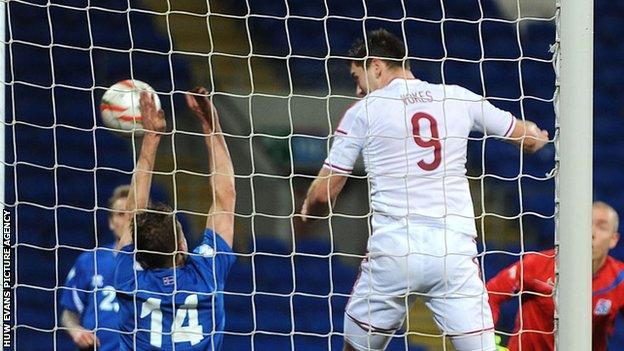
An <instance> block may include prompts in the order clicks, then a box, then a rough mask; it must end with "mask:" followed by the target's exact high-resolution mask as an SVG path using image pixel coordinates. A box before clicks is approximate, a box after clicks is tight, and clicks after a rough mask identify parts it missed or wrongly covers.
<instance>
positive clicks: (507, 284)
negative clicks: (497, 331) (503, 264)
mask: <svg viewBox="0 0 624 351" xmlns="http://www.w3.org/2000/svg"><path fill="white" fill-rule="evenodd" d="M519 288H520V262H516V263H514V264H512V265H511V266H509V267H507V268H505V269H503V270H502V271H500V272H499V273H498V274H497V275H496V276H495V277H494V278H492V279H490V280H489V281H488V282H487V291H488V298H489V302H490V308H491V309H492V318H493V319H494V325H496V323H497V322H498V315H499V314H500V304H502V303H503V302H505V301H507V300H509V299H511V297H512V294H513V293H515V292H516V291H518V289H519Z"/></svg>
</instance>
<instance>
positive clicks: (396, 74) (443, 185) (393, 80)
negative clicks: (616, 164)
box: [301, 29, 548, 351]
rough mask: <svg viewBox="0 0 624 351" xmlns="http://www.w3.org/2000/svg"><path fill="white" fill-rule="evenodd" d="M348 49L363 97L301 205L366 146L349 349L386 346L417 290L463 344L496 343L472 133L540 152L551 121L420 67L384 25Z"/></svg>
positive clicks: (332, 193)
mask: <svg viewBox="0 0 624 351" xmlns="http://www.w3.org/2000/svg"><path fill="white" fill-rule="evenodd" d="M350 57H352V58H353V60H352V61H351V63H350V69H351V75H352V76H353V78H354V80H355V81H356V84H357V93H358V95H366V97H365V98H364V99H362V100H360V101H358V102H357V103H356V104H354V105H353V106H352V107H350V108H349V109H348V110H347V111H346V112H345V115H344V117H343V118H342V120H341V121H340V123H339V125H338V128H337V129H336V132H335V134H334V139H333V145H332V147H331V150H330V152H329V156H328V157H327V159H326V160H325V164H324V166H323V168H322V169H321V170H320V172H319V174H318V176H317V178H316V179H315V180H314V182H313V183H312V185H311V186H310V189H309V191H308V195H307V198H306V200H305V202H304V205H303V208H302V211H301V213H302V215H303V216H304V220H305V219H306V218H310V216H326V215H327V214H328V212H329V210H330V208H331V205H332V204H333V203H334V202H335V200H336V198H337V196H338V194H339V193H340V191H341V190H342V188H343V186H344V184H345V182H346V180H347V178H348V175H349V174H350V172H351V171H352V169H353V165H354V163H355V161H356V159H357V157H358V155H359V154H360V153H362V156H363V159H364V163H365V166H366V171H367V172H368V179H369V181H370V196H371V207H372V211H373V215H372V228H373V234H372V236H371V237H370V239H369V242H368V253H367V255H366V258H365V259H364V260H363V262H362V265H361V267H360V275H359V277H358V279H357V281H356V282H355V285H354V288H353V293H352V296H351V299H350V300H349V302H348V304H347V307H346V311H345V325H344V333H345V350H384V349H385V347H386V346H387V344H388V342H389V341H390V338H391V337H392V335H393V334H394V333H395V332H396V331H397V330H398V329H399V328H400V327H401V326H402V324H403V321H404V320H405V317H406V313H407V310H408V309H409V306H410V305H411V304H412V302H414V299H415V298H417V297H421V298H423V299H424V301H425V304H426V305H427V307H428V308H429V309H430V310H431V312H432V313H433V316H434V319H435V322H436V324H437V325H438V327H439V328H440V329H441V330H442V332H443V333H444V334H445V335H446V336H448V337H450V338H451V341H452V342H453V344H454V346H455V348H456V349H457V350H459V351H467V350H495V349H496V346H495V343H494V329H493V328H494V326H493V323H492V315H491V311H490V307H489V305H488V300H487V299H488V298H487V292H486V290H485V285H484V283H483V282H482V281H481V279H480V274H479V266H478V264H477V262H476V259H475V255H476V254H477V248H476V244H475V240H474V238H475V237H476V229H475V222H474V210H473V206H472V199H471V197H470V191H469V188H468V180H467V178H466V167H465V164H466V148H467V142H468V134H469V133H470V132H471V131H473V130H475V131H479V132H482V133H483V134H484V135H486V136H496V137H499V138H504V139H505V140H507V141H509V142H513V143H516V144H519V145H521V147H522V148H523V149H524V150H525V151H528V152H535V151H537V150H539V149H540V148H541V147H543V146H544V145H545V144H546V142H547V141H548V133H547V132H546V131H544V130H540V129H539V128H538V127H537V126H536V125H535V123H533V122H529V121H523V120H520V119H517V118H515V117H514V116H513V115H512V114H511V113H509V112H506V111H503V110H500V109H498V108H496V107H494V106H493V105H492V104H491V103H490V102H488V101H487V100H485V99H484V98H483V97H482V96H479V95H477V94H474V93H472V92H470V91H469V90H467V89H464V88H462V87H460V86H456V85H440V84H430V83H427V82H424V81H421V80H418V79H416V78H415V77H414V76H413V74H412V73H411V72H410V70H409V63H408V61H407V60H406V59H405V57H406V55H405V45H404V44H403V43H402V42H401V40H400V39H399V38H397V37H396V36H394V35H393V34H391V33H390V32H388V31H386V30H383V29H380V30H376V31H372V32H369V33H367V42H366V43H365V42H364V41H362V40H360V41H357V42H355V43H354V45H353V47H352V49H351V52H350ZM365 58H366V60H365Z"/></svg>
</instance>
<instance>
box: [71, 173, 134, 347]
mask: <svg viewBox="0 0 624 351" xmlns="http://www.w3.org/2000/svg"><path fill="white" fill-rule="evenodd" d="M129 189H130V187H129V186H128V185H120V186H118V187H117V188H115V190H114V191H113V195H112V196H111V197H110V198H109V199H108V208H109V209H110V212H109V216H108V227H109V228H110V230H111V231H112V232H113V234H114V235H115V242H116V241H117V240H118V239H119V237H120V236H121V233H122V229H123V228H124V224H125V219H124V213H123V210H124V209H125V208H126V198H127V197H128V191H129ZM114 248H115V244H114V243H112V244H110V245H105V246H102V247H99V248H98V249H97V250H96V251H95V252H93V251H88V252H85V253H83V254H81V255H80V256H78V259H77V260H76V263H75V264H74V266H73V267H72V269H71V270H70V271H69V273H68V274H67V280H66V282H65V287H64V288H63V289H62V291H61V298H60V303H61V309H62V310H63V312H62V314H61V324H62V326H63V327H64V328H66V330H67V333H68V334H69V336H70V337H71V338H72V340H73V342H74V343H75V344H76V346H78V348H79V349H81V350H84V349H92V348H93V347H94V345H98V346H99V347H98V350H102V351H108V350H117V348H118V344H119V334H118V332H115V331H117V330H118V327H119V323H118V322H117V312H118V311H119V304H118V303H117V299H116V297H115V289H114V288H113V280H114V276H115V255H114ZM96 268H97V269H96Z"/></svg>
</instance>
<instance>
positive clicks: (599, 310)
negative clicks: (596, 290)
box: [594, 299, 611, 316]
mask: <svg viewBox="0 0 624 351" xmlns="http://www.w3.org/2000/svg"><path fill="white" fill-rule="evenodd" d="M609 311H611V300H609V299H600V300H598V302H596V308H594V314H595V315H597V316H605V315H607V314H609Z"/></svg>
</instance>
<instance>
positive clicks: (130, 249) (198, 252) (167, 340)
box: [115, 229, 236, 351]
mask: <svg viewBox="0 0 624 351" xmlns="http://www.w3.org/2000/svg"><path fill="white" fill-rule="evenodd" d="M134 251H135V248H134V245H128V246H126V247H124V248H123V249H122V251H121V252H120V253H119V255H118V256H117V266H116V269H115V288H116V289H117V296H118V298H119V305H120V309H119V323H120V324H119V326H120V329H121V331H122V335H121V338H120V340H121V342H120V350H154V349H155V350H176V351H183V350H219V348H220V347H221V341H222V339H223V334H222V333H221V332H222V331H223V328H224V326H225V309H224V306H223V294H222V293H220V292H221V291H223V288H224V285H225V280H226V277H227V275H228V272H229V271H230V267H232V264H233V263H234V261H235V260H236V257H235V256H234V254H233V253H232V249H231V248H230V247H229V245H228V244H227V243H226V242H225V241H224V240H223V239H222V238H221V237H220V236H219V235H215V234H214V232H213V231H212V230H210V229H206V231H205V232H204V240H203V242H202V244H201V245H199V246H198V247H197V248H196V249H195V250H193V253H189V254H188V256H187V259H186V263H185V264H184V266H181V267H178V268H176V269H172V268H163V269H149V270H143V269H142V267H141V266H140V265H139V263H138V262H136V261H135V260H134Z"/></svg>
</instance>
